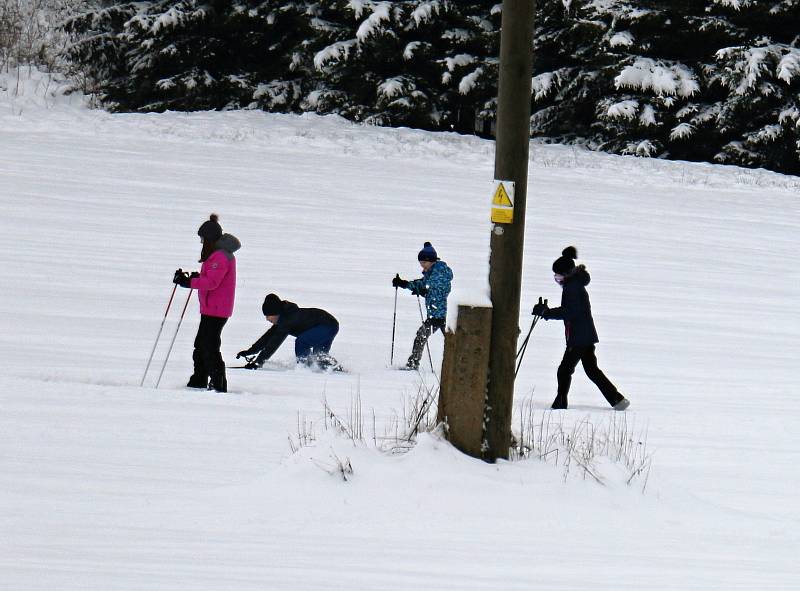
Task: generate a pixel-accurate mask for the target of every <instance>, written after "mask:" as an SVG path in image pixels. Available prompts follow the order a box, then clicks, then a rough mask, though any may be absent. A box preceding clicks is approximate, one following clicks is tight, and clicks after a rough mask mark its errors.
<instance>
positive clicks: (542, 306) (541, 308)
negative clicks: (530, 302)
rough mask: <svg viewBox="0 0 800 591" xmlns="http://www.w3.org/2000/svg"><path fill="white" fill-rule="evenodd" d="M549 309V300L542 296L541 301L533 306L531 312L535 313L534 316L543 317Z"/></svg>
mask: <svg viewBox="0 0 800 591" xmlns="http://www.w3.org/2000/svg"><path fill="white" fill-rule="evenodd" d="M548 310H549V308H548V307H547V300H544V301H543V300H542V298H541V297H540V298H539V303H538V304H536V305H534V306H533V312H531V314H533V315H534V316H542V317H543V316H544V315H545V314H546V313H547V311H548Z"/></svg>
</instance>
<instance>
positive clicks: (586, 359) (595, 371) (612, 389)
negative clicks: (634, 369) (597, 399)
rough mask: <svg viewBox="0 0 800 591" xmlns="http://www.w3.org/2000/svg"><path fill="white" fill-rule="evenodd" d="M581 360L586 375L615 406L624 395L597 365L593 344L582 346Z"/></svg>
mask: <svg viewBox="0 0 800 591" xmlns="http://www.w3.org/2000/svg"><path fill="white" fill-rule="evenodd" d="M581 362H582V363H583V370H584V371H585V372H586V375H587V376H588V377H589V379H590V380H592V381H593V382H594V384H595V386H597V387H598V388H599V389H600V392H601V393H602V394H603V396H604V397H605V399H606V400H607V401H608V403H609V404H610V405H611V406H616V405H617V404H618V403H620V402H622V400H624V398H625V397H624V396H623V395H622V394H620V393H619V391H618V390H617V387H616V386H615V385H614V384H612V383H611V380H609V379H608V378H607V377H606V374H604V373H603V372H602V371H600V368H599V367H597V356H596V355H595V352H594V345H592V346H591V347H586V348H584V350H583V355H582V356H581Z"/></svg>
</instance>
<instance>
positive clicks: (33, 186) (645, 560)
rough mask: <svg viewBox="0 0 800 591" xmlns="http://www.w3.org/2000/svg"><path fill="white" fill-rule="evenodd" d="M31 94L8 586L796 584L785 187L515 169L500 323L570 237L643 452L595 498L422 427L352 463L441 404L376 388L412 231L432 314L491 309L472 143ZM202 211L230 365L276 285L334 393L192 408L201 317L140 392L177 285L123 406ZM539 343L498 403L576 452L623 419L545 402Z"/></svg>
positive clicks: (188, 263)
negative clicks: (441, 293) (309, 320)
mask: <svg viewBox="0 0 800 591" xmlns="http://www.w3.org/2000/svg"><path fill="white" fill-rule="evenodd" d="M26 76H27V75H26ZM55 90H56V85H54V84H50V85H49V86H46V85H45V83H44V81H43V80H42V79H41V78H40V77H38V76H36V75H34V76H33V77H32V78H27V77H23V79H22V80H20V81H19V83H18V81H17V79H16V78H14V77H9V76H5V77H2V78H0V207H1V209H0V211H1V212H2V215H0V233H1V234H2V236H3V239H4V242H5V243H6V245H7V247H6V250H5V254H6V257H5V264H4V265H3V272H2V276H3V282H2V285H3V289H2V290H0V308H1V309H2V310H3V312H4V313H3V321H2V331H0V358H2V368H3V371H2V373H0V589H3V590H5V589H8V590H25V591H31V590H52V589H58V590H59V591H64V590H79V589H81V590H83V589H92V590H112V589H113V590H123V589H124V590H142V589H148V590H150V589H157V590H186V589H191V590H192V591H199V590H215V591H219V590H222V589H230V590H256V589H258V590H280V591H282V590H293V591H296V590H312V589H342V590H353V591H355V590H376V589H403V590H408V589H414V590H416V589H453V590H483V589H487V590H488V589H503V590H523V589H525V590H527V589H534V588H536V589H560V590H583V589H592V590H593V591H604V590H612V589H613V590H616V589H720V590H731V589H748V590H751V589H796V588H798V580H800V579H799V576H800V568H798V566H797V555H798V551H799V550H800V544H799V542H800V534H798V529H799V528H800V505H798V502H797V491H798V489H800V451H798V450H800V428H798V423H799V422H800V407H799V406H798V402H797V397H798V394H800V391H799V390H800V388H799V387H798V386H799V385H800V379H798V377H797V370H796V366H795V369H792V366H794V365H795V364H796V363H797V360H798V358H800V319H799V318H798V312H797V305H798V301H800V274H799V273H798V264H797V262H798V256H797V247H798V234H799V233H800V200H799V197H798V195H800V179H797V178H792V177H786V176H781V175H777V174H772V173H767V172H763V171H750V170H742V169H737V168H723V167H717V166H711V165H704V164H684V163H675V162H663V161H654V160H639V159H633V158H622V157H614V156H607V155H601V154H592V153H587V152H584V151H581V150H575V149H572V148H567V147H558V146H552V147H539V146H536V147H534V149H533V152H532V155H531V171H530V183H531V186H530V189H529V198H528V218H527V236H526V244H525V269H524V277H523V303H522V308H523V315H522V317H521V318H520V326H521V328H522V330H523V331H525V332H526V331H527V328H528V326H529V323H530V316H529V313H528V311H529V310H530V308H531V307H532V305H533V303H535V301H536V300H537V298H538V297H539V296H543V297H548V298H550V300H551V302H552V301H557V300H558V297H559V293H558V287H557V286H556V285H555V284H554V283H553V280H552V274H551V272H550V265H551V263H552V261H553V260H554V259H555V258H556V257H557V256H558V255H559V254H560V252H561V249H562V248H563V247H564V246H567V245H568V244H575V245H576V246H577V247H578V252H579V254H580V255H581V261H580V262H583V263H585V264H586V265H587V266H588V269H589V271H590V273H591V274H592V282H591V284H590V286H589V293H590V295H591V298H592V304H593V310H594V316H595V321H596V323H597V327H598V332H599V334H600V339H601V342H600V344H599V345H598V358H599V361H600V367H601V368H603V369H604V370H605V371H606V373H607V374H608V375H609V377H610V378H611V379H612V380H613V381H614V382H615V383H617V385H618V386H619V387H620V389H621V391H622V392H623V393H625V395H626V396H627V397H628V398H629V399H630V400H631V402H632V406H631V408H630V409H629V410H628V411H627V412H626V413H624V419H625V421H626V424H627V427H626V428H627V429H628V430H629V431H630V433H631V434H634V435H636V436H639V435H641V438H642V441H644V438H645V437H646V449H647V452H648V454H649V455H650V456H651V458H652V459H651V468H650V471H649V474H648V475H647V477H646V479H645V478H638V479H636V480H634V481H633V482H632V483H631V484H630V485H629V484H627V482H626V481H627V475H626V473H625V472H624V470H622V469H621V468H620V466H619V465H618V464H615V463H613V462H610V461H608V462H605V461H601V462H600V463H599V467H598V470H599V474H598V475H599V477H600V480H601V481H602V483H598V482H597V481H596V480H594V479H593V478H588V477H586V475H585V474H583V475H582V474H581V473H580V471H579V470H577V469H573V470H572V471H570V472H569V473H567V472H566V471H565V469H564V468H563V466H561V465H555V464H554V463H553V462H543V461H541V460H539V459H528V460H524V461H517V462H501V463H499V464H497V465H488V464H484V463H482V462H480V461H476V460H473V459H470V458H467V457H465V456H462V455H460V454H459V453H458V452H456V451H455V450H454V449H453V448H452V447H450V446H449V444H447V443H446V442H443V441H442V440H440V439H438V438H436V437H435V436H432V435H425V436H422V437H421V438H420V440H419V442H418V444H417V446H416V447H415V448H414V449H413V450H411V451H409V452H408V453H406V454H389V453H382V452H381V451H378V450H376V449H375V446H374V445H373V444H371V441H372V433H373V431H376V432H377V435H380V434H382V433H385V432H388V431H390V430H391V428H392V427H391V425H392V423H393V417H395V416H396V415H398V414H402V412H403V408H404V405H406V404H407V403H408V400H409V398H410V397H413V395H414V394H415V393H416V392H417V391H418V389H419V384H420V379H424V380H425V381H426V383H434V382H435V380H434V378H433V376H432V375H431V373H430V368H428V371H426V372H425V373H424V374H423V375H422V376H419V375H417V374H415V373H413V372H399V371H395V370H393V369H391V368H390V367H388V365H389V356H390V348H391V335H392V311H393V303H394V290H393V289H392V287H391V278H392V277H393V276H394V274H395V273H398V272H399V273H400V274H401V275H403V276H405V277H408V278H413V277H417V276H418V271H419V266H418V264H417V261H416V254H417V251H418V250H419V249H420V248H421V246H422V243H423V242H424V241H425V240H430V241H431V242H433V244H434V246H435V247H436V249H437V250H438V252H439V255H440V256H441V257H442V259H443V260H445V261H446V262H447V263H448V264H449V265H450V266H451V267H452V269H453V271H454V273H455V279H454V287H455V293H454V295H453V296H451V301H450V303H451V305H453V304H455V303H456V302H457V300H458V298H459V297H473V298H474V295H475V294H476V293H478V294H480V293H482V292H483V290H484V289H485V284H486V274H487V267H488V264H487V260H488V251H487V250H488V237H489V221H488V218H489V208H488V200H489V197H490V192H491V179H492V170H493V158H494V149H493V144H492V143H491V142H488V141H483V140H479V139H476V138H470V137H462V136H456V135H447V134H439V135H434V134H429V133H424V132H419V131H413V130H408V129H379V128H370V127H362V126H357V125H352V124H350V123H347V122H345V121H343V120H340V119H338V118H333V117H330V118H321V117H317V116H304V117H294V116H280V115H267V114H263V113H258V112H231V113H195V114H162V115H155V114H154V115H113V116H112V115H109V114H105V113H102V112H98V111H91V110H89V109H87V108H85V106H83V101H82V99H81V98H80V97H72V98H69V97H63V96H60V95H58V93H57V92H55V93H54V91H55ZM212 211H213V212H217V213H218V214H219V215H220V221H221V224H222V226H223V228H224V229H225V231H227V232H230V233H233V234H235V235H236V236H237V237H239V239H240V240H241V242H242V245H243V246H242V249H241V250H240V251H239V252H238V253H237V259H238V274H239V283H238V291H237V303H236V311H235V313H234V316H233V318H232V319H231V320H230V321H229V322H228V324H227V326H226V328H225V330H224V332H223V355H224V357H225V359H226V361H228V362H229V363H232V362H234V355H235V353H236V351H238V350H240V349H243V348H245V347H247V346H249V345H250V344H251V343H252V342H253V341H255V339H256V338H257V337H258V336H260V335H261V333H262V332H263V331H264V330H265V329H266V328H267V326H266V323H265V321H264V318H263V316H262V315H261V312H260V305H261V301H262V300H263V297H264V295H265V294H266V293H268V292H270V291H274V292H276V293H278V294H279V295H281V296H282V297H284V298H286V299H290V300H292V301H294V302H296V303H298V304H299V305H300V306H307V307H322V308H325V309H327V310H328V311H330V312H331V313H332V314H334V315H335V316H336V317H337V318H338V319H339V320H340V322H341V326H342V328H341V332H340V334H339V337H338V338H337V340H336V342H335V343H334V348H333V351H332V352H333V353H334V354H335V355H336V356H337V358H339V359H340V361H341V362H342V363H343V364H345V365H346V366H347V367H348V368H350V370H351V373H349V374H336V375H329V374H319V373H313V372H311V371H309V370H304V369H295V368H291V369H285V370H282V371H281V370H267V369H265V370H262V371H259V372H247V371H245V370H229V375H228V381H229V389H230V392H229V393H228V394H224V395H222V394H216V393H207V392H201V391H200V392H199V391H195V390H188V389H185V388H184V387H183V386H184V384H185V382H186V380H187V378H188V376H189V374H190V372H191V349H192V339H193V336H194V332H195V330H196V328H197V324H198V319H199V313H198V309H197V302H196V300H195V299H194V298H193V299H192V301H191V302H190V304H189V308H188V311H187V314H186V320H185V321H184V324H183V326H182V328H181V331H180V333H179V334H178V337H177V341H176V343H175V347H174V350H173V353H172V357H171V359H170V362H169V365H168V366H167V369H166V372H165V374H164V377H163V379H162V382H161V386H160V388H159V389H155V388H154V387H153V383H154V381H155V377H156V376H157V373H158V370H159V369H160V365H161V361H162V360H163V356H164V353H165V350H166V345H167V342H168V340H169V339H170V338H171V336H172V334H174V330H175V326H176V320H177V317H178V313H179V311H180V307H181V306H182V305H183V302H184V301H185V298H186V291H185V290H181V291H179V292H178V294H177V296H176V298H180V299H177V300H176V303H175V304H174V305H173V310H172V313H171V315H170V318H169V320H168V321H167V323H166V325H165V329H164V336H163V337H162V342H163V343H164V346H163V347H160V348H159V349H158V351H157V353H156V358H155V362H154V369H151V375H150V378H149V379H148V381H147V383H146V384H145V387H143V388H142V387H139V382H140V380H141V378H142V372H143V370H144V365H145V363H146V361H147V356H148V354H149V352H150V348H151V346H152V344H153V340H154V338H155V335H156V332H157V330H158V328H159V324H160V322H161V319H162V317H163V314H164V307H165V305H166V303H167V300H168V298H169V295H170V292H171V290H172V284H171V278H172V274H173V271H174V269H175V268H177V267H182V268H184V269H195V268H197V267H198V264H197V263H196V261H197V257H198V255H199V248H200V244H199V240H198V238H197V236H196V231H197V227H198V226H199V225H200V224H201V223H202V222H203V221H204V220H205V219H207V217H208V214H209V213H211V212H212ZM397 318H398V323H397V340H396V344H395V363H396V364H397V363H398V362H402V361H404V359H405V357H407V355H408V353H409V351H410V346H411V340H412V338H413V334H414V332H415V330H416V328H417V326H418V323H419V310H418V308H417V302H416V299H415V298H413V297H412V296H410V295H409V294H408V292H405V293H403V292H401V293H400V299H399V301H398V310H397ZM562 335H563V330H562V327H561V326H560V325H559V324H557V323H555V322H550V323H545V322H542V323H540V324H539V325H537V327H536V329H535V331H534V333H533V337H532V342H531V345H530V346H529V347H528V352H527V354H526V358H525V361H524V365H523V367H522V370H521V372H520V376H519V379H518V383H517V389H516V396H515V403H516V405H517V406H518V407H519V408H520V409H522V408H523V407H525V406H526V405H529V404H531V403H532V404H533V406H534V409H535V417H536V420H537V421H539V420H542V421H545V420H549V421H551V422H552V423H554V424H560V425H563V426H564V429H567V430H569V429H571V428H573V427H574V426H575V425H578V424H581V422H585V423H588V424H592V425H596V426H597V427H598V428H600V429H602V428H603V427H602V426H603V425H607V424H608V422H609V421H611V420H612V419H613V418H616V420H617V421H619V420H621V419H620V414H619V413H614V412H613V411H610V410H609V409H608V408H607V406H606V405H605V401H604V400H603V399H602V397H601V395H600V394H599V392H597V390H596V389H595V388H594V386H593V385H592V384H591V383H590V382H589V381H588V380H587V379H586V377H585V376H584V375H583V373H582V371H581V370H580V368H579V369H578V371H577V373H576V377H575V379H574V382H573V388H572V393H571V397H570V402H571V405H572V408H571V409H570V410H568V411H560V412H554V413H551V412H550V411H549V410H547V408H548V407H549V404H550V402H551V401H552V398H553V396H554V393H555V369H556V366H557V364H558V361H559V359H560V356H561V354H562V352H563V336H562ZM431 342H432V345H433V346H432V353H433V357H434V363H435V365H436V366H437V369H438V362H439V360H440V359H441V354H442V339H441V337H440V336H439V335H436V337H434V338H433V339H432V341H431ZM275 358H276V360H277V361H280V362H288V361H289V360H291V359H292V358H293V348H292V339H288V340H287V343H286V344H284V346H283V347H282V348H281V349H280V350H279V351H278V353H277V354H276V357H275ZM324 400H327V403H328V404H329V405H330V407H331V408H332V409H334V411H335V412H337V413H338V414H339V415H340V416H342V417H349V416H351V415H353V414H354V411H353V409H354V408H355V409H356V410H360V412H361V413H362V415H363V416H364V420H363V422H364V423H365V427H366V430H367V431H368V435H367V436H366V437H365V439H366V443H358V444H354V443H353V442H352V441H351V440H349V439H347V438H345V437H341V436H337V435H336V434H335V433H334V432H333V430H331V429H328V430H326V429H325V428H324V425H323V401H324ZM359 401H360V403H359ZM517 422H518V416H517V415H515V425H516V423H517ZM309 431H310V432H312V433H313V434H314V436H315V440H314V441H311V442H310V443H311V446H309V447H305V448H303V449H301V450H300V451H299V452H297V453H293V452H292V446H291V445H290V439H291V440H292V441H293V442H294V443H296V442H297V440H298V439H299V436H301V435H302V434H303V433H307V432H309ZM643 445H644V443H643ZM336 458H339V459H340V460H345V459H346V460H348V461H349V462H350V465H351V466H352V469H353V473H352V474H350V475H349V477H348V480H347V481H345V480H343V478H342V477H341V475H340V474H338V473H337V470H336V464H337V462H336Z"/></svg>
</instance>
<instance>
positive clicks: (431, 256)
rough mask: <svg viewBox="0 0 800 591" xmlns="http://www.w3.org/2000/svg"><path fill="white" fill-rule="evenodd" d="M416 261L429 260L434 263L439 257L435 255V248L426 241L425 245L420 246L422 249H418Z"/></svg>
mask: <svg viewBox="0 0 800 591" xmlns="http://www.w3.org/2000/svg"><path fill="white" fill-rule="evenodd" d="M417 260H418V261H429V262H431V263H434V262H436V261H438V260H439V257H438V256H437V255H436V250H435V249H434V248H433V246H431V243H430V242H426V243H425V245H424V246H423V247H422V250H420V251H419V254H418V255H417Z"/></svg>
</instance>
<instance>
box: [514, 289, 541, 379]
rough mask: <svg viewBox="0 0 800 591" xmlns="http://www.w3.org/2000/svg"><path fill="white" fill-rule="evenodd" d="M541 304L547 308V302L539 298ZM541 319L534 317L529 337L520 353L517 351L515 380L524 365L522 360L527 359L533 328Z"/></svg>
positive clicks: (523, 342)
mask: <svg viewBox="0 0 800 591" xmlns="http://www.w3.org/2000/svg"><path fill="white" fill-rule="evenodd" d="M539 303H540V304H544V306H545V307H547V300H544V301H542V298H539ZM540 318H541V316H539V315H538V314H534V315H533V321H532V322H531V328H530V330H529V331H528V336H526V337H525V340H524V341H522V346H521V347H520V348H519V351H517V369H516V370H514V378H516V377H517V374H518V373H519V368H520V366H521V365H522V358H523V357H525V350H526V349H527V348H528V341H530V339H531V333H533V327H534V326H536V323H537V322H539V319H540Z"/></svg>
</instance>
